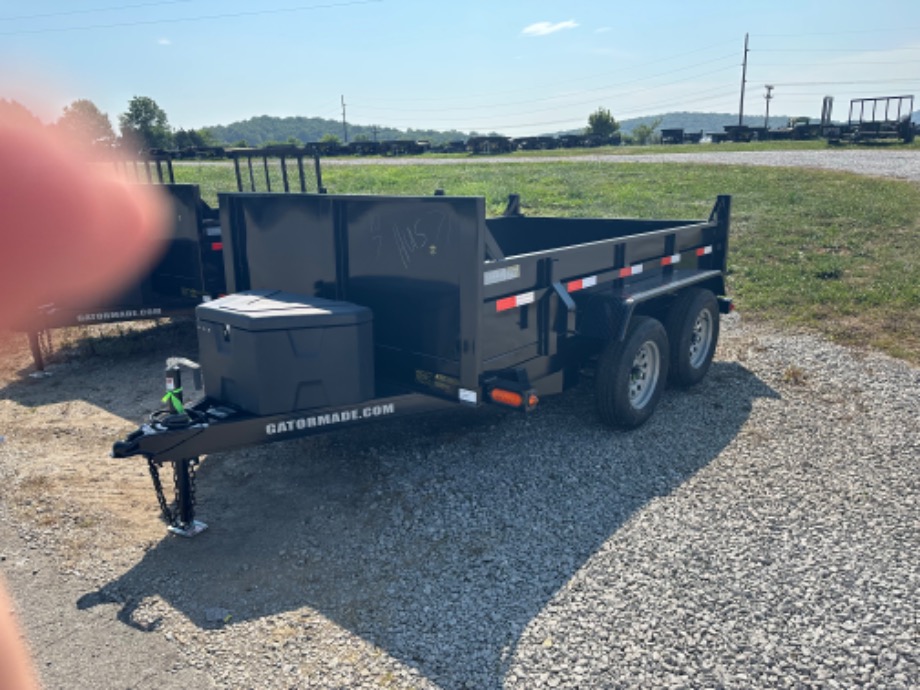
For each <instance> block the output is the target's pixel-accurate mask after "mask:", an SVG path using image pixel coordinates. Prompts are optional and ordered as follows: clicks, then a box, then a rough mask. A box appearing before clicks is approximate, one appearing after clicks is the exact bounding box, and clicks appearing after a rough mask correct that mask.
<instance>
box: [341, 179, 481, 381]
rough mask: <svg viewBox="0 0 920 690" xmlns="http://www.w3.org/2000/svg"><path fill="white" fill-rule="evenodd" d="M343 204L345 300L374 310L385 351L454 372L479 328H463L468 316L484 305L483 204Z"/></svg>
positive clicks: (433, 200) (450, 200)
mask: <svg viewBox="0 0 920 690" xmlns="http://www.w3.org/2000/svg"><path fill="white" fill-rule="evenodd" d="M345 203H346V209H347V210H346V211H345V213H344V214H343V218H344V224H345V228H346V233H347V247H348V254H347V258H348V267H347V270H348V282H347V286H346V295H347V297H346V298H347V299H348V300H349V301H351V302H355V303H357V304H362V305H365V306H369V307H370V308H371V309H372V311H373V312H374V329H375V333H374V337H375V341H376V343H377V345H378V346H379V347H380V348H386V349H387V350H388V351H390V352H394V353H396V352H398V353H401V354H402V355H406V354H411V355H418V356H419V357H425V358H434V359H435V360H440V362H441V363H440V364H438V366H437V367H436V368H435V369H434V371H435V372H436V373H452V374H453V373H456V369H457V366H456V365H457V363H458V362H459V361H460V359H461V356H462V354H463V353H464V352H469V351H470V350H471V349H472V348H474V347H475V341H476V337H475V336H476V328H475V322H474V327H473V329H472V330H470V329H466V330H461V329H462V316H463V313H464V310H465V309H469V310H471V311H474V312H475V311H476V310H478V305H479V297H478V289H477V288H478V287H479V286H478V282H479V279H480V272H479V271H480V266H481V264H482V237H481V232H480V225H481V222H482V218H483V217H484V211H483V208H482V201H481V200H480V199H474V198H456V197H443V196H441V197H421V198H404V199H400V198H381V199H371V198H356V199H349V200H347V202H345ZM465 292H466V293H467V294H466V295H465V294H464V293H465ZM464 298H466V299H468V300H469V302H468V304H465V303H464ZM468 325H469V324H468ZM390 356H391V357H392V355H390Z"/></svg>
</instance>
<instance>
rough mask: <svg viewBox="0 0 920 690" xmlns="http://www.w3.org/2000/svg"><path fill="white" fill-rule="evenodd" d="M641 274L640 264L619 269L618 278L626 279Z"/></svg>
mask: <svg viewBox="0 0 920 690" xmlns="http://www.w3.org/2000/svg"><path fill="white" fill-rule="evenodd" d="M640 273H642V264H633V265H632V266H629V267H628V268H621V269H620V278H628V277H629V276H637V275H639V274H640Z"/></svg>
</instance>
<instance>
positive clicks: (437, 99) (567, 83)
mask: <svg viewBox="0 0 920 690" xmlns="http://www.w3.org/2000/svg"><path fill="white" fill-rule="evenodd" d="M733 43H734V41H723V42H721V43H715V44H712V45H708V46H706V47H705V48H698V49H696V50H687V51H683V52H681V53H676V54H674V55H669V56H666V57H663V58H659V59H657V60H651V61H649V62H645V63H643V64H644V65H646V66H649V65H657V64H660V63H663V62H669V61H673V60H679V59H681V58H683V57H686V56H687V55H695V54H697V53H703V52H706V51H707V50H712V49H714V48H721V47H723V46H726V45H729V44H733ZM735 55H736V54H735V53H730V54H728V55H721V56H719V57H717V58H713V59H712V60H706V61H704V62H701V63H697V64H703V65H704V64H708V63H710V62H716V61H718V60H724V59H726V58H728V57H735ZM679 69H684V68H679ZM674 71H677V70H668V71H667V72H663V73H661V74H671V73H672V72H674ZM622 72H623V70H622V69H619V70H614V71H608V72H598V73H596V74H588V75H585V76H583V77H571V78H566V79H565V80H564V81H555V82H546V83H545V84H543V85H542V86H543V88H552V87H554V86H557V85H560V84H561V85H565V86H570V85H571V84H573V83H575V82H579V81H588V80H596V79H599V78H601V77H606V76H609V75H611V74H617V75H619V74H622ZM655 76H660V75H657V74H656V75H651V76H650V77H639V78H636V79H631V80H628V81H626V82H621V83H622V84H631V83H633V82H637V81H645V80H647V79H650V78H654V77H655ZM532 90H533V89H532V88H526V87H522V88H519V89H502V90H501V91H488V92H483V93H479V94H473V95H472V96H470V95H467V96H463V97H462V100H464V101H466V100H469V98H478V97H481V96H483V97H487V96H495V95H507V94H509V93H516V92H518V91H528V92H529V91H532ZM458 98H461V97H459V96H429V97H418V98H398V99H385V100H381V101H380V102H381V103H396V102H398V103H418V102H428V101H435V102H440V101H450V100H457V99H458Z"/></svg>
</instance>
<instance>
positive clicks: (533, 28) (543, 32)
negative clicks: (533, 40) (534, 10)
mask: <svg viewBox="0 0 920 690" xmlns="http://www.w3.org/2000/svg"><path fill="white" fill-rule="evenodd" d="M576 26H578V22H576V21H575V20H574V19H569V20H568V21H565V22H556V23H555V24H551V23H550V22H537V23H536V24H531V25H530V26H525V27H524V29H523V31H521V33H522V34H524V35H525V36H549V35H550V34H554V33H556V32H557V31H562V30H563V29H574V28H575V27H576Z"/></svg>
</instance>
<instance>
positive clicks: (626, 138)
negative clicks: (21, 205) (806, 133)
mask: <svg viewBox="0 0 920 690" xmlns="http://www.w3.org/2000/svg"><path fill="white" fill-rule="evenodd" d="M9 118H16V119H31V120H34V121H35V122H36V123H39V124H40V121H39V120H38V118H37V117H35V116H34V115H33V114H32V113H31V112H30V111H29V110H28V109H27V108H26V107H25V106H23V105H22V104H20V103H18V102H16V101H10V100H5V99H0V121H2V120H4V119H9ZM660 124H661V118H657V119H655V120H653V121H651V122H649V123H645V124H642V125H638V126H636V127H633V129H632V131H631V132H629V133H627V134H625V135H622V136H621V133H620V123H619V122H617V121H616V119H615V118H614V117H613V115H611V113H610V110H609V109H606V108H603V107H600V108H598V109H597V110H596V111H594V112H593V113H591V114H590V115H589V116H588V125H587V127H586V128H585V129H584V134H586V135H590V136H592V137H594V138H595V139H596V140H599V141H601V142H603V141H613V140H614V139H616V140H617V142H619V141H620V139H621V138H622V140H623V142H624V143H635V144H648V143H652V142H653V141H654V138H655V130H656V129H657V127H658V126H659V125H660ZM49 126H51V127H55V128H58V129H60V130H61V131H62V132H65V133H67V134H68V135H70V136H71V137H72V138H73V139H75V140H77V141H80V142H82V143H84V144H88V145H91V146H95V147H99V148H116V147H117V148H125V149H130V150H134V151H138V150H144V149H186V148H206V147H214V146H268V145H272V144H293V145H301V144H303V143H307V142H311V141H324V142H341V141H342V138H340V137H339V135H338V134H337V133H335V132H336V131H339V130H338V128H339V127H340V126H341V123H337V122H335V121H332V120H325V119H322V118H307V117H286V118H278V117H270V116H266V115H263V116H259V117H253V118H250V119H248V120H244V121H242V122H236V123H233V124H231V125H226V126H224V125H219V126H215V127H202V128H200V129H182V128H179V129H174V128H173V127H171V126H170V124H169V118H168V116H167V114H166V111H165V110H163V108H161V107H160V106H159V104H157V102H156V101H155V100H154V99H152V98H150V97H149V96H134V97H133V98H132V99H131V100H130V101H129V102H128V107H127V109H126V110H125V112H123V113H121V114H120V115H118V126H119V134H116V133H115V129H114V127H113V126H112V121H111V119H110V118H109V116H108V114H106V113H104V112H102V111H101V110H100V109H99V108H98V107H97V106H96V104H95V103H93V102H92V101H91V100H88V99H85V98H81V99H78V100H75V101H73V102H72V103H70V104H69V105H67V106H65V107H64V110H63V112H62V114H61V116H60V117H59V118H58V119H57V120H56V121H55V122H54V123H52V124H51V125H49ZM342 133H343V135H344V136H345V137H350V140H351V141H355V142H360V141H388V140H411V141H421V140H424V141H428V142H430V143H431V144H433V145H440V144H447V143H451V142H455V141H458V140H466V139H468V138H470V137H475V136H481V135H480V134H479V133H478V132H470V133H465V132H461V131H458V130H450V131H446V132H443V131H436V130H422V129H408V130H406V131H401V130H398V129H395V128H388V127H378V126H373V125H372V126H362V125H346V126H345V128H344V130H342ZM488 136H498V135H497V134H496V133H495V132H492V133H490V134H489V135H488Z"/></svg>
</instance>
